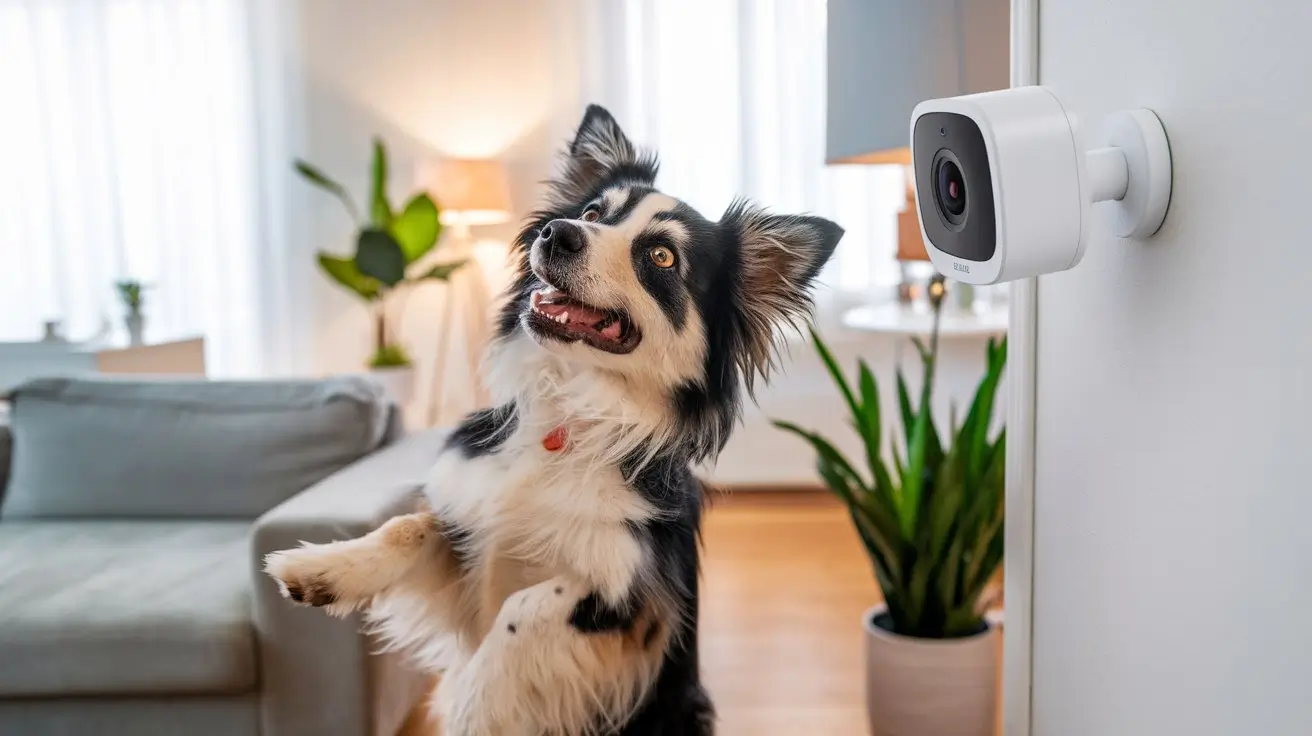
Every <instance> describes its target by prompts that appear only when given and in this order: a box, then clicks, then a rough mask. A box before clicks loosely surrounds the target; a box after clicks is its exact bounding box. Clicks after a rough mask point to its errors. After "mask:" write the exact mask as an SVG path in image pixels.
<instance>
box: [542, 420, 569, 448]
mask: <svg viewBox="0 0 1312 736" xmlns="http://www.w3.org/2000/svg"><path fill="white" fill-rule="evenodd" d="M568 437H569V433H567V432H566V431H565V427H564V426H560V427H556V428H555V429H553V430H551V431H550V432H548V433H547V436H546V437H543V438H542V446H543V447H545V448H546V450H547V452H560V451H561V450H562V449H564V447H565V440H566V439H567V438H568Z"/></svg>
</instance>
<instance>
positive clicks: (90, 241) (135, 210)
mask: <svg viewBox="0 0 1312 736" xmlns="http://www.w3.org/2000/svg"><path fill="white" fill-rule="evenodd" d="M251 7H252V6H248V5H247V2H246V0H0V100H4V112H3V114H0V203H2V204H0V250H2V251H3V254H2V256H0V340H28V339H35V338H36V337H38V336H39V333H40V330H41V323H42V321H43V320H46V319H57V320H60V321H62V323H63V327H64V331H65V334H66V335H67V336H68V337H69V338H71V339H75V340H76V339H85V338H87V337H89V336H91V335H93V334H95V333H97V332H98V331H99V330H100V328H101V326H102V324H103V321H104V320H109V321H110V323H111V324H112V325H114V326H115V327H118V326H120V325H121V324H122V311H123V310H122V308H121V307H120V305H119V304H118V302H117V299H116V295H115V293H114V290H113V282H114V281H115V280H117V279H122V278H133V279H138V280H140V281H143V282H145V283H147V284H149V285H150V289H149V291H148V292H147V294H146V310H145V312H146V320H147V333H148V335H149V334H151V333H153V334H154V335H156V336H159V337H167V336H179V335H187V334H196V335H203V336H204V337H205V338H206V340H207V343H208V346H209V351H208V358H209V366H210V368H211V372H212V373H213V374H216V375H241V374H258V373H263V372H267V371H269V370H270V369H271V368H276V367H278V366H276V365H272V364H275V363H277V362H278V360H279V359H278V355H277V353H276V352H270V351H269V350H267V349H266V347H267V346H268V344H269V343H270V342H271V337H272V336H273V330H274V329H276V328H277V327H278V326H279V324H280V317H279V310H280V306H279V305H282V307H281V311H282V312H285V311H286V310H285V304H286V299H285V298H284V297H285V294H284V293H283V292H282V291H280V290H285V289H287V288H288V286H287V284H286V283H285V279H284V275H283V274H281V273H280V272H279V269H278V268H277V263H278V258H277V255H278V254H277V252H276V249H277V246H278V244H279V242H280V241H279V240H278V238H277V237H276V232H275V225H276V224H277V223H276V220H277V218H276V217H274V216H273V214H272V210H271V208H272V207H274V206H276V202H274V201H273V200H274V199H276V198H275V197H273V196H272V195H271V194H270V193H269V190H268V186H267V181H268V180H267V178H266V176H265V175H263V174H262V172H261V170H260V164H259V162H260V160H261V153H262V152H263V153H265V154H268V153H271V151H270V150H269V149H268V146H267V145H265V146H263V148H262V145H261V141H260V129H261V124H260V122H259V120H258V119H257V115H256V106H257V103H258V100H259V99H260V95H259V93H258V91H257V90H256V86H257V85H256V79H257V77H256V75H255V73H254V72H255V68H254V65H255V64H256V63H257V62H258V61H259V59H260V56H259V55H258V54H257V51H258V50H257V49H256V48H255V46H254V43H253V39H254V36H253V33H252V31H253V25H252V22H251V21H252V18H251V16H250V13H249V11H250V8H251ZM266 143H267V142H266ZM266 195H268V196H266ZM280 281H283V283H279V282H280Z"/></svg>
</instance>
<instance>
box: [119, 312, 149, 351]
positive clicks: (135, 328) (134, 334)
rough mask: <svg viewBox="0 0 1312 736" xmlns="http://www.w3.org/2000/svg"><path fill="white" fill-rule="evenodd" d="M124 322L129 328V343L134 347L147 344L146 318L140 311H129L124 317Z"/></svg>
mask: <svg viewBox="0 0 1312 736" xmlns="http://www.w3.org/2000/svg"><path fill="white" fill-rule="evenodd" d="M123 324H124V326H126V327H127V329H128V344H129V345H131V346H132V347H138V346H140V345H144V344H146V339H145V332H146V319H145V317H143V316H142V315H141V314H140V313H129V314H128V315H127V316H126V317H124V318H123Z"/></svg>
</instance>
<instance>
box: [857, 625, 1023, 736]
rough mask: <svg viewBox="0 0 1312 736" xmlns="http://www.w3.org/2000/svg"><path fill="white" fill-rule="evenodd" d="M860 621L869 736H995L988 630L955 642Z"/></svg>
mask: <svg viewBox="0 0 1312 736" xmlns="http://www.w3.org/2000/svg"><path fill="white" fill-rule="evenodd" d="M879 617H883V619H886V618H887V608H886V607H885V606H883V605H882V604H881V605H878V606H875V607H874V608H872V609H870V610H869V611H867V612H866V614H865V618H864V620H863V622H862V623H863V625H864V627H865V638H866V711H867V713H868V714H869V718H870V733H871V734H872V735H873V736H993V732H994V727H995V719H996V718H997V698H998V681H997V677H998V672H997V669H998V650H997V638H996V637H997V635H996V632H995V630H994V628H993V627H991V626H990V627H989V628H987V629H985V630H984V631H982V632H980V633H978V634H975V635H974V636H968V637H962V638H959V639H917V638H914V637H909V636H900V635H898V634H894V633H892V632H890V631H888V630H886V629H884V628H883V627H881V626H879V625H877V624H876V623H875V620H876V619H877V618H879Z"/></svg>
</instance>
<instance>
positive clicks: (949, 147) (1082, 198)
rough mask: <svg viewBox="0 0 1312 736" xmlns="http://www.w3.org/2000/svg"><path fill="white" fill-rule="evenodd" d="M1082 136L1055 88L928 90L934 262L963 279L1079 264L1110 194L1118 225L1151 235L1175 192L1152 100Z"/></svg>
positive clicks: (928, 206)
mask: <svg viewBox="0 0 1312 736" xmlns="http://www.w3.org/2000/svg"><path fill="white" fill-rule="evenodd" d="M1105 122H1106V125H1105V129H1106V139H1105V140H1104V141H1101V142H1100V143H1099V145H1098V146H1097V147H1095V148H1089V147H1088V146H1086V144H1085V141H1084V140H1083V135H1082V131H1081V130H1080V129H1079V126H1077V124H1076V121H1075V117H1074V116H1073V115H1072V114H1071V113H1070V112H1069V111H1068V110H1067V109H1066V108H1065V107H1064V106H1063V105H1062V103H1061V101H1060V100H1059V99H1057V97H1056V95H1054V94H1053V93H1052V92H1051V91H1050V90H1048V89H1045V88H1043V87H1017V88H1013V89H1006V90H1001V91H998V92H985V93H983V94H975V95H966V96H963V97H950V98H947V99H942V100H929V101H927V102H922V103H920V104H919V105H917V106H916V109H915V111H914V112H912V114H911V161H912V168H913V169H914V171H915V188H916V202H917V209H918V210H919V212H920V227H921V232H922V233H923V234H924V236H925V244H926V250H927V251H928V252H929V258H930V261H932V262H933V264H934V267H935V268H936V269H938V270H939V271H940V272H941V273H943V274H944V275H946V276H949V277H951V278H953V279H956V280H957V281H961V282H964V283H968V284H994V283H998V282H1001V281H1012V280H1015V279H1022V278H1028V277H1030V276H1038V275H1040V274H1045V273H1053V272H1055V271H1064V270H1066V269H1068V268H1073V267H1074V266H1075V265H1076V264H1078V263H1079V262H1080V259H1081V258H1083V256H1084V248H1085V245H1086V243H1087V241H1088V237H1089V226H1090V215H1091V213H1090V210H1091V206H1092V205H1093V204H1094V203H1096V202H1105V203H1106V204H1103V205H1100V207H1101V208H1105V209H1107V210H1108V213H1107V214H1108V217H1109V219H1110V224H1111V228H1112V231H1113V232H1115V233H1116V234H1117V235H1119V236H1121V237H1127V238H1146V237H1148V236H1150V235H1152V234H1154V233H1156V232H1157V230H1158V229H1159V228H1161V226H1162V220H1163V219H1165V217H1166V209H1167V206H1168V205H1169V204H1170V201H1171V149H1170V146H1169V145H1168V143H1167V140H1166V131H1165V130H1164V129H1163V128H1162V123H1161V121H1160V120H1159V119H1158V118H1157V116H1156V115H1155V114H1154V113H1153V112H1152V111H1150V110H1127V111H1122V112H1118V113H1114V114H1113V115H1111V116H1110V117H1109V118H1108V119H1107V120H1106V121H1105Z"/></svg>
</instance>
